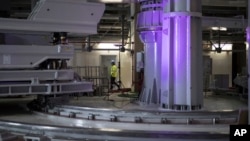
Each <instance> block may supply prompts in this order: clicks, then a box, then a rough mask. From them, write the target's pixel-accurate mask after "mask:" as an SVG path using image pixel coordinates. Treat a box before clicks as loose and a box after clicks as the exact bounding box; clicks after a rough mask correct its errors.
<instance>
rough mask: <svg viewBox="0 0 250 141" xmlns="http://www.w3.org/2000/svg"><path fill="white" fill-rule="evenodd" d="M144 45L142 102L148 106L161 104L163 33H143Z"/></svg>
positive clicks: (141, 36) (141, 35) (141, 34)
mask: <svg viewBox="0 0 250 141" xmlns="http://www.w3.org/2000/svg"><path fill="white" fill-rule="evenodd" d="M140 38H141V40H142V42H143V43H144V52H145V53H144V54H145V57H144V60H145V64H144V87H143V90H142V93H141V96H140V102H141V103H142V104H147V105H151V106H153V105H159V104H160V91H161V90H160V67H161V65H160V63H161V55H160V53H161V31H143V32H141V33H140Z"/></svg>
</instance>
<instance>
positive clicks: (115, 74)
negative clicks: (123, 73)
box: [111, 65, 117, 77]
mask: <svg viewBox="0 0 250 141" xmlns="http://www.w3.org/2000/svg"><path fill="white" fill-rule="evenodd" d="M111 76H112V77H116V76H117V67H116V65H113V66H112V67H111Z"/></svg>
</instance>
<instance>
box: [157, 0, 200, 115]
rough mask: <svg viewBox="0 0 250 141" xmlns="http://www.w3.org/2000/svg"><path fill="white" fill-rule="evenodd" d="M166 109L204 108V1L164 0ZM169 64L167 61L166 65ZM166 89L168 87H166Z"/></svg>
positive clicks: (163, 87) (163, 88) (163, 42)
mask: <svg viewBox="0 0 250 141" xmlns="http://www.w3.org/2000/svg"><path fill="white" fill-rule="evenodd" d="M163 9H164V11H163V32H162V33H163V40H162V45H163V51H162V53H163V54H166V55H165V56H164V55H163V54H162V57H163V58H162V63H163V64H162V66H164V68H166V70H164V69H162V75H165V76H164V78H165V79H163V80H162V86H161V87H162V91H163V95H162V103H161V105H162V107H163V106H164V105H165V107H167V108H169V109H175V110H195V109H200V108H201V107H202V105H203V89H202V87H203V79H202V27H201V1H200V0H185V1H184V0H163ZM163 60H166V61H163ZM164 85H166V86H164Z"/></svg>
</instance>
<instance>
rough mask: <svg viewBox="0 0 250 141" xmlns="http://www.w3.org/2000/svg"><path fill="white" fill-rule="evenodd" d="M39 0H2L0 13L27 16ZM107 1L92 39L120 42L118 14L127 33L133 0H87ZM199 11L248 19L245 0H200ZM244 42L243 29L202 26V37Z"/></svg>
mask: <svg viewBox="0 0 250 141" xmlns="http://www.w3.org/2000/svg"><path fill="white" fill-rule="evenodd" d="M37 1H38V0H1V2H0V17H5V18H19V19H26V18H27V17H28V15H29V13H30V12H31V10H32V7H34V5H35V3H36V2H37ZM88 1H91V2H102V3H105V4H106V9H105V12H104V15H103V17H102V19H101V21H100V23H99V25H98V30H97V31H98V34H96V35H91V37H90V38H91V42H93V43H99V42H120V41H121V38H122V34H121V29H122V21H121V15H125V22H124V35H125V38H126V37H129V29H130V22H131V20H133V15H132V16H131V14H130V11H131V10H130V3H135V2H136V0H88ZM202 15H203V16H213V17H229V18H239V19H242V20H243V21H244V20H246V19H247V0H202ZM69 38H70V41H72V42H76V43H84V42H86V41H85V38H86V37H83V36H81V35H79V34H78V35H77V34H72V35H70V36H69ZM218 38H220V39H222V40H225V41H229V40H230V41H232V42H243V41H245V29H244V27H242V29H227V31H222V32H220V34H219V35H218V33H217V32H215V31H212V30H210V29H204V30H203V40H207V41H209V40H217V39H218Z"/></svg>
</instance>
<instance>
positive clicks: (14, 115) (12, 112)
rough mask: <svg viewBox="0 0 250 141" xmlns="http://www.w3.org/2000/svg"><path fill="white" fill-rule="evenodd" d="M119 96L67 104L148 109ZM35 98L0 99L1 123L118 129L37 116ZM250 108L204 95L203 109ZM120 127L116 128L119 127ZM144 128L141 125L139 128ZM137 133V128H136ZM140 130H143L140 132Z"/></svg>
mask: <svg viewBox="0 0 250 141" xmlns="http://www.w3.org/2000/svg"><path fill="white" fill-rule="evenodd" d="M118 95H119V93H114V94H112V95H110V96H109V97H105V96H81V97H72V99H71V100H70V102H69V103H68V105H75V106H84V107H94V108H111V109H125V110H126V109H128V110H129V109H138V110H145V109H150V108H149V107H145V106H140V105H139V104H138V102H136V101H131V99H130V98H126V97H119V96H118ZM34 98H35V96H26V97H22V98H0V120H7V121H14V122H15V121H16V122H24V123H31V124H32V123H33V124H47V125H55V126H70V127H80V128H82V127H84V128H90V127H93V128H100V127H101V128H118V125H116V124H114V123H113V124H110V122H102V123H96V122H94V121H89V120H75V121H73V120H72V119H71V118H63V119H60V118H57V117H49V116H48V117H47V116H44V115H39V114H34V113H32V112H29V111H27V110H25V109H26V108H25V106H26V104H27V103H28V102H29V101H31V100H33V99H34ZM245 108H247V101H246V100H242V99H240V97H238V96H229V95H211V94H207V95H206V96H204V107H203V109H201V110H209V111H210V110H212V111H223V110H238V109H245ZM117 124H119V123H117ZM116 126H117V127H116ZM130 126H132V125H130V124H126V126H119V127H122V128H123V129H127V128H130ZM140 127H141V126H140ZM143 129H147V130H153V131H157V130H159V131H177V132H178V131H187V132H188V131H195V132H218V133H226V134H227V133H228V132H229V126H228V125H216V126H214V125H206V126H204V125H192V126H189V125H165V124H162V125H158V126H157V127H154V126H153V125H150V124H148V125H145V127H144V128H143ZM134 130H137V129H134ZM138 130H141V128H140V129H138Z"/></svg>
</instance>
